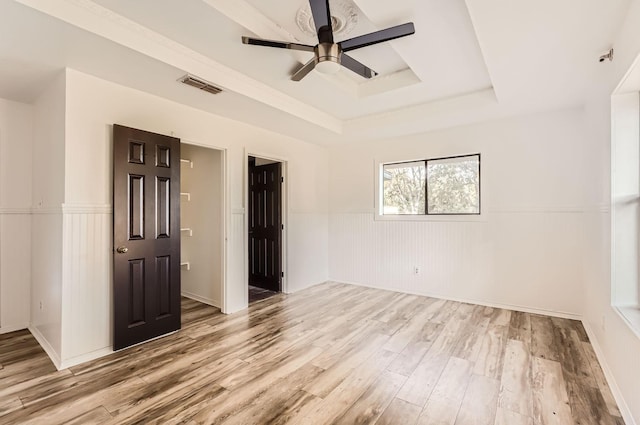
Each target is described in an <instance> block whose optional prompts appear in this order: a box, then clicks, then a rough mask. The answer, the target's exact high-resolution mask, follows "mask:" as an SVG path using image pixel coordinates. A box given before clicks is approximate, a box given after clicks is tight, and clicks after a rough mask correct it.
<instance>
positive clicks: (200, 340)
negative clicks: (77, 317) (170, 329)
mask: <svg viewBox="0 0 640 425" xmlns="http://www.w3.org/2000/svg"><path fill="white" fill-rule="evenodd" d="M0 423H2V424H18V423H20V424H22V423H43V424H58V423H65V424H93V423H96V424H102V423H104V424H129V423H144V424H155V423H157V424H172V423H187V424H200V423H225V424H284V423H292V424H325V423H336V424H365V423H367V424H373V423H375V424H379V425H380V424H401V425H411V424H455V425H467V424H475V425H483V424H486V425H490V424H496V425H520V424H524V425H539V424H580V425H589V424H597V425H620V424H623V421H622V419H621V418H620V413H619V411H618V408H617V406H616V403H615V401H614V399H613V397H612V396H611V392H610V391H609V388H608V387H607V384H606V381H605V379H604V376H603V373H602V371H601V369H600V366H599V365H598V362H597V360H596V357H595V354H594V352H593V349H592V347H591V345H590V344H589V341H588V338H587V335H586V333H585V331H584V329H583V328H582V325H581V324H580V323H579V322H577V321H571V320H564V319H556V318H550V317H545V316H538V315H532V314H527V313H517V312H512V311H507V310H501V309H494V308H489V307H481V306H475V305H471V304H464V303H457V302H452V301H444V300H438V299H434V298H427V297H419V296H414V295H407V294H399V293H393V292H388V291H382V290H375V289H368V288H360V287H355V286H349V285H343V284H337V283H327V284H323V285H318V286H315V287H313V288H310V289H307V290H305V291H302V292H299V293H297V294H294V295H289V296H287V295H282V294H278V295H276V296H273V297H271V298H269V299H266V300H263V301H260V302H256V303H254V304H252V305H251V306H250V308H249V309H248V310H246V311H243V312H240V313H237V314H233V315H229V316H225V315H222V314H220V313H219V312H218V311H217V310H216V309H214V308H212V307H208V306H205V305H203V304H199V303H196V302H194V301H190V300H186V299H184V300H183V329H182V330H181V331H180V332H178V333H176V334H173V335H171V336H168V337H165V338H162V339H159V340H156V341H152V342H150V343H147V344H143V345H140V346H137V347H134V348H131V349H128V350H124V351H121V352H118V353H114V354H112V355H110V356H108V357H104V358H101V359H99V360H95V361H92V362H88V363H85V364H82V365H79V366H76V367H72V368H71V369H67V370H62V371H56V370H55V368H54V367H53V366H52V364H51V363H50V361H49V360H48V358H47V357H46V355H45V354H44V352H43V351H42V349H41V348H40V347H39V346H38V344H37V343H36V341H35V340H34V339H33V337H32V336H31V335H30V334H29V333H28V332H27V331H20V332H14V333H11V334H7V335H2V336H0Z"/></svg>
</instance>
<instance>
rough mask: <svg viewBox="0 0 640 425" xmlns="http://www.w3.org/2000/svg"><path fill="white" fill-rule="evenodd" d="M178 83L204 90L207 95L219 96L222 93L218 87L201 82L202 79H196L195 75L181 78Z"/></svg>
mask: <svg viewBox="0 0 640 425" xmlns="http://www.w3.org/2000/svg"><path fill="white" fill-rule="evenodd" d="M178 81H180V82H181V83H184V84H187V85H189V86H191V87H195V88H197V89H200V90H204V91H206V92H207V93H211V94H218V93H220V92H221V91H222V89H221V88H219V87H216V86H214V85H213V84H210V83H207V82H206V81H204V80H201V79H200V78H198V77H194V76H193V75H189V74H187V75H185V76H184V77H182V78H180V79H179V80H178Z"/></svg>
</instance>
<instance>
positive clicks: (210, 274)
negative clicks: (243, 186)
mask: <svg viewBox="0 0 640 425" xmlns="http://www.w3.org/2000/svg"><path fill="white" fill-rule="evenodd" d="M180 164H181V170H180V171H181V173H180V175H181V180H180V210H181V215H180V236H181V256H180V258H181V260H180V269H181V283H182V289H181V293H182V296H183V297H186V298H190V299H191V300H195V301H198V302H200V303H204V304H208V305H210V306H214V307H217V308H221V307H222V293H223V285H224V256H225V253H224V249H225V244H224V234H225V231H224V229H225V214H224V211H225V209H224V208H225V192H224V188H225V184H224V178H225V172H224V170H225V165H224V164H225V151H223V150H219V149H213V148H209V147H203V146H199V145H195V144H190V143H184V140H183V143H182V144H181V145H180ZM184 305H185V303H184V302H183V310H184ZM185 313H187V312H185V311H183V317H184V316H185Z"/></svg>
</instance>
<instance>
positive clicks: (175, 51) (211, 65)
mask: <svg viewBox="0 0 640 425" xmlns="http://www.w3.org/2000/svg"><path fill="white" fill-rule="evenodd" d="M15 1H17V2H18V3H21V4H23V5H25V6H28V7H31V8H33V9H35V10H38V11H40V12H42V13H45V14H47V15H50V16H52V17H54V18H57V19H60V20H61V21H64V22H67V23H69V24H71V25H74V26H76V27H78V28H81V29H83V30H85V31H89V32H91V33H93V34H96V35H98V36H100V37H104V38H105V39H107V40H110V41H113V42H115V43H118V44H120V45H122V46H125V47H128V48H130V49H133V50H135V51H137V52H140V53H142V54H144V55H147V56H149V57H151V58H153V59H156V60H159V61H161V62H164V63H166V64H168V65H171V66H173V67H175V68H178V69H183V70H185V72H189V73H192V74H194V75H197V76H199V77H201V78H204V79H205V80H208V81H211V82H213V83H215V84H216V85H218V86H221V87H223V88H224V89H226V90H229V91H232V92H235V93H238V94H241V95H243V96H247V97H249V98H251V99H254V100H256V101H258V102H261V103H264V104H266V105H268V106H271V107H273V108H276V109H279V110H281V111H284V112H286V113H288V114H290V115H293V116H295V117H298V118H300V119H303V120H305V121H308V122H310V123H313V124H315V125H318V126H320V127H323V128H325V129H328V130H330V131H332V132H334V133H338V134H340V133H341V132H342V121H341V120H339V119H338V118H336V117H334V116H332V115H330V114H327V113H326V112H324V111H321V110H319V109H317V108H315V107H313V106H310V105H308V104H306V103H304V102H301V101H299V100H297V99H294V98H293V97H291V96H288V95H286V94H284V93H282V92H280V91H278V90H276V89H274V88H272V87H270V86H269V85H268V84H265V83H262V82H260V81H257V80H254V79H252V78H249V77H247V76H246V75H244V74H241V73H239V72H238V71H236V70H234V69H231V68H229V67H227V66H225V65H223V64H221V63H219V62H217V61H215V60H213V59H211V58H209V57H207V56H205V55H203V54H201V53H198V52H196V51H194V50H192V49H189V48H188V47H186V46H184V45H182V44H180V43H177V42H175V41H173V40H171V39H169V38H168V37H165V36H163V35H161V34H159V33H157V32H155V31H152V30H150V29H149V28H147V27H144V26H142V25H140V24H138V23H136V22H134V21H131V20H129V19H127V18H125V17H123V16H121V15H118V14H116V13H115V12H113V11H111V10H109V9H107V8H105V7H102V6H101V5H99V4H97V3H95V2H93V1H90V0H58V1H55V2H52V1H50V0H15ZM167 83H168V84H172V83H174V82H173V81H171V82H167Z"/></svg>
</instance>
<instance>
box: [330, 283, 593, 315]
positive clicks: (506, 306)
mask: <svg viewBox="0 0 640 425" xmlns="http://www.w3.org/2000/svg"><path fill="white" fill-rule="evenodd" d="M329 281H331V282H337V283H344V284H346V285H354V286H362V287H365V288H372V289H381V290H383V291H391V292H400V293H403V294H411V295H418V296H422V297H430V298H438V299H441V300H447V301H456V302H460V303H467V304H476V305H482V306H485V307H493V308H502V309H505V310H513V311H521V312H523V313H532V314H540V315H543V316H551V317H559V318H562V319H571V320H582V316H581V315H579V314H575V313H567V312H564V311H554V310H545V309H540V308H532V307H526V306H521V305H517V304H502V303H493V302H487V301H482V300H473V299H468V298H457V297H449V296H446V295H442V294H434V293H430V292H418V291H402V290H399V289H389V288H382V287H379V286H373V285H367V284H364V283H358V282H345V281H342V280H335V279H329Z"/></svg>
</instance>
